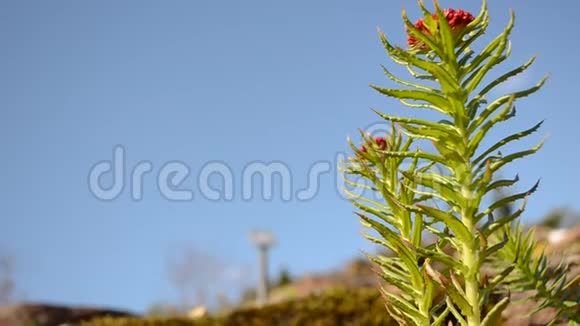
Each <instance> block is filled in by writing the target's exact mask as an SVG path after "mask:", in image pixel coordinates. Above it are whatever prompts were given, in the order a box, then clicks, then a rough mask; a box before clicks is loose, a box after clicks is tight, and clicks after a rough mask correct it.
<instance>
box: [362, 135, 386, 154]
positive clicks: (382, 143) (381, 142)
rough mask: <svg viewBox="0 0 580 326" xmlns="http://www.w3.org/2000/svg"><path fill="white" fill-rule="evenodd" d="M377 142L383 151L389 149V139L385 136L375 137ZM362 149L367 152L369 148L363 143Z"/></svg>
mask: <svg viewBox="0 0 580 326" xmlns="http://www.w3.org/2000/svg"><path fill="white" fill-rule="evenodd" d="M375 144H376V145H377V147H378V148H379V149H380V150H382V151H384V150H385V149H387V140H386V139H385V138H383V137H375ZM360 151H361V152H363V153H366V152H367V148H366V147H365V146H364V145H362V147H361V149H360Z"/></svg>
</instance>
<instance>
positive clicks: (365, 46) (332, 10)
mask: <svg viewBox="0 0 580 326" xmlns="http://www.w3.org/2000/svg"><path fill="white" fill-rule="evenodd" d="M441 2H442V4H443V5H444V6H445V7H457V6H461V7H463V8H465V9H468V10H472V11H477V10H478V8H479V1H443V0H442V1H441ZM491 2H492V3H491V13H492V25H493V27H492V28H491V29H490V34H495V33H496V32H498V31H499V29H500V28H502V27H503V25H504V24H505V23H506V22H507V17H508V9H509V8H514V9H515V10H516V13H517V17H518V21H517V25H516V30H515V31H514V33H513V43H514V44H513V45H514V51H513V57H512V59H511V61H510V63H509V64H507V65H506V66H504V68H503V69H508V68H510V67H514V66H516V65H518V64H521V63H523V62H525V61H526V60H527V59H528V58H529V57H530V56H532V55H534V54H539V58H538V61H537V63H536V65H535V66H534V67H533V68H532V69H531V70H530V71H529V73H528V74H526V75H524V76H523V77H521V78H519V79H517V80H515V81H514V82H512V83H511V84H510V85H507V86H506V89H505V90H506V91H507V90H509V89H508V88H513V89H516V88H521V87H525V86H530V85H532V84H534V83H535V82H536V81H537V80H538V79H539V78H541V77H542V75H544V74H545V73H548V72H550V73H551V74H552V77H551V80H550V81H549V83H548V84H547V86H546V87H545V88H544V89H543V90H542V91H541V92H539V93H538V94H536V95H535V96H534V97H532V98H530V99H525V100H522V101H521V102H520V103H519V105H518V113H519V115H520V117H519V119H517V121H515V122H514V123H513V124H511V125H510V126H509V127H508V128H507V129H505V130H506V131H509V130H514V129H523V128H525V127H528V126H531V125H533V124H534V123H536V122H537V121H539V120H541V119H544V118H545V119H547V120H546V124H545V126H544V128H543V130H542V133H543V134H549V135H550V137H549V140H548V143H547V145H546V147H545V148H544V149H543V150H542V152H541V153H540V154H538V155H537V156H535V157H534V158H533V159H530V160H523V161H520V162H519V163H517V164H516V165H514V166H513V167H511V168H509V169H508V170H507V171H506V174H509V175H510V176H511V174H512V173H515V172H519V173H520V176H521V180H522V182H521V184H520V186H519V189H520V190H523V189H524V188H525V187H527V186H530V185H531V184H533V183H534V182H535V180H536V179H537V178H539V177H541V178H542V181H543V182H542V186H541V188H540V190H539V192H538V193H537V194H536V195H535V196H534V197H533V198H532V199H531V201H530V203H529V206H528V207H529V210H528V212H527V214H526V216H525V217H524V219H525V220H526V221H528V222H533V221H534V219H536V218H538V217H540V216H542V215H544V214H545V213H547V212H548V211H550V210H551V209H553V208H556V207H562V206H566V207H570V208H572V209H576V210H578V209H580V207H579V206H580V203H579V202H578V184H579V182H580V176H579V175H578V172H577V168H576V167H575V162H577V161H578V159H579V158H580V154H578V152H577V151H576V149H577V147H578V142H579V140H580V138H579V136H578V121H579V120H580V113H579V112H580V111H579V107H578V106H579V104H578V96H580V87H579V86H580V84H579V82H578V78H579V77H578V76H579V72H580V71H579V69H578V53H579V50H580V45H579V43H578V42H577V37H576V36H575V35H576V33H577V31H578V30H580V23H579V21H580V20H579V19H578V17H577V15H578V10H579V9H580V8H578V7H579V5H578V2H577V1H573V0H561V1H557V2H554V1H551V2H550V1H539V0H531V1H493V0H492V1H491ZM403 6H405V7H408V8H409V13H410V15H411V17H413V18H416V17H417V10H416V4H415V1H411V0H399V1H392V0H381V1H378V0H366V1H346V0H344V1H343V0H319V1H306V0H296V1H265V0H250V1H243V2H241V1H224V0H216V1H184V0H183V1H143V0H139V1H137V0H127V1H114V0H100V1H90V2H89V1H73V0H70V1H64V0H54V1H28V0H18V1H16V0H12V1H2V2H0V46H1V50H0V112H1V116H0V149H1V153H2V154H1V157H2V160H1V161H0V162H1V163H0V181H1V182H0V248H2V250H3V251H5V252H9V253H11V254H12V255H13V256H15V258H16V281H17V287H18V290H19V292H20V295H21V297H23V298H24V299H26V300H31V301H49V302H58V303H69V304H97V305H108V306H114V307H120V308H127V309H132V310H135V311H142V310H144V309H146V308H147V307H148V306H149V305H150V304H152V303H155V302H159V301H162V302H163V301H165V302H171V301H175V300H177V295H176V292H175V290H174V289H173V288H172V286H171V283H170V282H169V281H168V278H167V264H168V257H170V256H171V255H173V254H174V253H175V252H179V250H181V249H182V248H185V247H188V246H189V247H195V248H197V249H198V250H200V251H203V252H205V253H207V254H209V255H212V256H215V257H217V258H218V259H221V260H223V261H225V262H227V265H228V266H229V267H228V268H229V269H231V271H232V272H231V273H230V274H231V275H230V278H231V280H230V281H231V282H233V283H236V282H238V283H240V284H242V283H245V284H247V283H248V282H249V280H245V279H242V280H240V279H237V280H236V277H237V276H236V275H235V274H236V272H235V271H236V270H237V269H240V268H242V269H243V268H245V267H247V266H250V267H251V266H253V264H254V261H255V251H254V250H253V248H252V246H251V245H250V243H249V241H248V237H247V233H248V231H249V230H251V229H252V228H255V227H259V228H266V229H271V230H272V231H274V232H275V234H276V236H277V238H278V245H277V247H276V248H275V249H274V250H273V251H272V257H271V258H272V259H271V270H272V272H275V271H277V270H279V269H280V268H281V267H282V266H288V267H289V268H290V270H291V272H293V273H295V274H301V273H304V272H306V271H323V270H328V269H332V268H334V267H337V266H339V265H340V264H341V263H343V262H344V261H346V260H347V259H350V258H352V257H354V256H356V255H359V250H360V249H364V248H368V247H369V246H368V245H367V244H366V243H365V242H364V241H363V240H362V239H361V237H360V235H359V231H360V227H359V225H358V222H357V220H356V218H355V216H354V215H353V214H352V210H353V209H352V207H351V205H350V204H349V203H348V202H346V201H344V200H343V199H341V198H340V197H339V196H338V195H337V193H336V190H335V188H336V187H335V180H334V177H333V175H332V174H326V175H323V176H321V178H320V180H321V181H320V188H319V192H318V194H317V195H316V196H315V197H314V198H312V199H311V200H308V201H299V200H297V199H296V198H293V199H292V200H290V201H283V200H281V199H280V196H279V192H275V194H274V195H275V197H274V199H273V200H270V201H267V200H263V199H260V198H255V199H253V200H250V201H244V200H242V199H241V184H240V183H241V182H240V180H241V176H242V170H243V168H244V166H246V165H247V164H248V163H251V162H254V161H264V162H271V161H279V162H283V163H284V164H286V165H287V166H288V167H289V168H290V171H291V172H292V180H293V186H294V189H295V190H296V189H299V188H302V187H304V186H305V185H306V183H307V181H306V180H307V177H308V171H309V167H310V166H312V165H313V164H314V163H316V162H318V161H329V162H333V161H334V159H335V155H336V154H337V153H339V152H345V151H346V150H347V145H346V136H347V135H356V130H357V129H358V128H362V127H365V126H367V125H369V124H371V123H373V122H377V118H376V116H374V115H373V114H372V112H371V111H370V110H369V108H370V107H375V108H378V109H380V110H382V111H384V112H395V113H401V114H404V113H407V114H409V113H413V112H409V111H401V110H400V105H398V104H397V103H396V102H394V101H391V100H389V99H387V98H384V97H381V96H379V95H378V94H376V93H375V92H374V91H373V90H371V89H370V88H369V87H368V84H369V83H376V84H380V85H390V84H389V81H388V80H387V79H386V78H385V77H384V76H383V75H382V72H381V69H380V64H387V65H392V63H390V62H389V60H388V58H387V57H386V55H385V54H384V51H383V49H382V47H381V45H380V43H379V40H378V38H377V35H376V27H377V26H379V27H380V28H381V29H382V30H383V31H385V32H386V33H387V34H388V35H389V36H391V38H392V40H393V41H394V42H396V43H401V44H402V43H404V40H405V39H404V38H405V35H404V30H403V27H402V24H401V20H400V11H401V8H402V7H403ZM490 36H491V35H489V36H488V37H490ZM500 70H501V69H500ZM498 136H499V135H498ZM538 137H540V135H538V136H537V138H536V140H537V139H538ZM118 144H119V145H122V146H123V147H124V148H125V150H126V157H127V162H126V164H127V169H131V168H132V167H133V166H135V165H136V164H137V163H138V162H140V161H144V160H147V161H150V162H151V163H152V164H153V172H152V173H151V174H149V175H146V176H145V179H144V180H145V184H144V188H145V192H144V196H143V199H142V200H141V201H139V202H136V201H133V200H132V199H131V196H130V193H129V190H128V187H125V189H124V192H123V193H122V194H121V196H120V197H119V198H117V199H116V200H113V201H110V202H104V201H100V200H97V199H96V198H95V197H94V196H93V195H92V194H91V192H90V191H89V187H88V185H87V176H88V174H89V170H90V169H91V167H92V166H93V165H94V164H95V163H97V162H99V161H102V160H110V159H111V157H112V151H113V148H114V146H115V145H118ZM176 160H178V161H181V162H184V163H185V164H187V165H188V166H189V167H190V168H191V175H190V176H189V177H188V178H187V179H186V180H185V182H184V183H183V185H182V186H183V187H185V188H190V189H193V192H194V199H193V200H192V201H188V202H172V201H168V200H166V199H165V198H164V197H163V196H162V195H161V194H160V192H159V191H158V189H157V187H156V186H155V175H156V174H157V173H158V172H159V170H160V168H161V167H162V166H163V164H165V163H167V162H170V161H176ZM210 161H221V162H224V163H225V164H227V165H228V166H230V167H231V169H232V171H233V174H234V177H235V180H236V181H235V183H234V199H233V200H231V201H225V202H224V201H217V202H216V201H211V200H207V199H204V198H203V196H201V195H200V192H199V189H197V187H196V185H195V184H196V180H197V175H198V173H199V171H200V170H201V169H202V167H203V166H204V164H205V163H207V162H210ZM238 278H239V275H238ZM242 278H245V277H242ZM250 278H251V277H250Z"/></svg>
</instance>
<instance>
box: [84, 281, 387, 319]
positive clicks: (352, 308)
mask: <svg viewBox="0 0 580 326" xmlns="http://www.w3.org/2000/svg"><path fill="white" fill-rule="evenodd" d="M83 325H86V326H157V325H161V326H180V325H194V326H210V325H211V326H213V325H232V326H234V325H244V326H245V325H249V326H262V325H263V326H270V325H315V326H326V325H328V326H334V325H353V326H354V325H370V326H372V325H396V323H395V322H394V321H393V320H392V319H391V318H390V317H389V315H388V314H385V306H384V303H383V301H382V299H381V297H380V294H379V292H378V291H377V290H375V289H356V290H333V291H329V292H327V293H324V294H321V295H313V296H310V297H308V298H305V299H300V300H292V301H287V302H283V303H279V304H273V305H269V306H266V307H264V308H259V309H258V308H251V309H242V310H237V311H234V312H233V313H231V314H228V315H226V316H222V317H209V318H204V319H200V320H195V321H193V320H187V319H159V318H147V319H136V318H135V319H129V318H103V319H97V320H93V321H91V322H87V323H84V324H83Z"/></svg>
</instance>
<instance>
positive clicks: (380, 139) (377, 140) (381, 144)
mask: <svg viewBox="0 0 580 326" xmlns="http://www.w3.org/2000/svg"><path fill="white" fill-rule="evenodd" d="M375 143H376V144H377V145H378V146H379V148H380V149H381V150H383V151H384V150H385V149H386V148H387V141H386V140H385V138H383V137H376V138H375Z"/></svg>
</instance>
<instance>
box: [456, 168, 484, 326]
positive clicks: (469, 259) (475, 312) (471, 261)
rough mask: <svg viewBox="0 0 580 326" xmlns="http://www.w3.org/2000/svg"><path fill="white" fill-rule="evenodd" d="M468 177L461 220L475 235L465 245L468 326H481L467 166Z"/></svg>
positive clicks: (464, 261) (472, 215) (470, 179)
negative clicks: (469, 308) (468, 310)
mask: <svg viewBox="0 0 580 326" xmlns="http://www.w3.org/2000/svg"><path fill="white" fill-rule="evenodd" d="M465 171H467V177H466V179H465V181H464V182H465V183H464V184H465V185H466V186H464V187H463V189H462V193H463V196H464V197H465V199H466V201H465V202H466V207H463V209H462V210H461V215H462V216H461V219H462V222H463V225H465V227H466V228H467V229H468V230H469V232H470V233H471V234H472V235H473V238H472V239H471V241H470V242H468V243H464V244H463V250H462V251H463V252H462V256H463V257H462V259H463V263H464V265H465V267H466V270H467V273H466V275H465V296H466V299H467V302H468V303H469V305H470V306H471V309H472V311H471V314H468V315H467V325H468V326H480V325H481V310H480V307H479V301H480V291H479V290H480V289H479V266H478V260H479V246H478V243H477V241H476V236H475V235H476V232H477V230H476V227H475V224H474V221H473V219H474V214H473V212H474V210H473V207H471V206H472V203H473V193H472V191H471V190H470V186H469V185H470V184H471V182H472V177H471V167H470V166H469V164H468V166H466V170H465Z"/></svg>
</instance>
